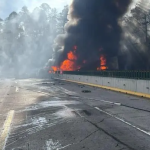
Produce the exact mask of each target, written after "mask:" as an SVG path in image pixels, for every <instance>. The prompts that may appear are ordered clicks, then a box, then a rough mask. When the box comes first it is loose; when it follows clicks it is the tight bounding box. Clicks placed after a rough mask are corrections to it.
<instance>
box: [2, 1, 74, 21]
mask: <svg viewBox="0 0 150 150" xmlns="http://www.w3.org/2000/svg"><path fill="white" fill-rule="evenodd" d="M71 1H72V0H0V18H2V19H4V18H6V17H8V15H9V14H10V13H11V12H12V11H16V12H18V11H19V10H20V9H21V8H22V7H23V6H27V7H28V9H29V10H30V11H32V10H33V9H34V8H35V7H37V6H39V5H40V4H42V3H47V4H49V5H50V6H51V7H55V8H57V9H62V8H63V6H64V5H66V4H70V3H71Z"/></svg>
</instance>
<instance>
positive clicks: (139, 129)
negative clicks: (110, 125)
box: [95, 107, 150, 136]
mask: <svg viewBox="0 0 150 150" xmlns="http://www.w3.org/2000/svg"><path fill="white" fill-rule="evenodd" d="M95 109H97V110H99V111H100V112H102V113H105V114H107V115H109V116H111V117H113V118H115V119H117V120H119V121H121V122H123V123H125V124H127V125H128V126H130V127H132V128H134V129H136V130H138V131H141V132H143V133H145V134H146V135H148V136H150V132H148V131H145V130H143V129H141V128H139V127H137V126H135V125H133V124H131V123H130V122H127V121H125V120H124V119H122V118H119V117H117V116H115V115H113V114H111V113H109V112H107V111H104V110H102V109H100V108H98V107H95Z"/></svg>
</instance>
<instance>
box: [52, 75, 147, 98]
mask: <svg viewBox="0 0 150 150" xmlns="http://www.w3.org/2000/svg"><path fill="white" fill-rule="evenodd" d="M54 77H55V78H59V79H62V80H67V81H71V82H76V83H80V84H86V85H91V86H96V87H101V88H105V89H110V90H114V91H119V92H123V93H127V94H132V95H137V96H142V97H147V98H150V80H137V79H125V78H111V77H98V76H84V75H69V74H55V75H54Z"/></svg>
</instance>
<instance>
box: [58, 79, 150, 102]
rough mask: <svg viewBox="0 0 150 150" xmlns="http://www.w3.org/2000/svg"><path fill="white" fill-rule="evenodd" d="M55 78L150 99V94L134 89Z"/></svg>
mask: <svg viewBox="0 0 150 150" xmlns="http://www.w3.org/2000/svg"><path fill="white" fill-rule="evenodd" d="M55 79H57V80H63V81H68V82H73V83H78V84H84V85H88V86H94V87H98V88H103V89H107V90H112V91H116V92H121V93H124V94H129V95H134V96H138V97H144V98H148V99H150V94H146V93H138V92H133V91H127V90H123V89H118V88H113V87H108V86H103V85H97V84H91V83H86V82H78V81H73V80H66V79H59V78H55Z"/></svg>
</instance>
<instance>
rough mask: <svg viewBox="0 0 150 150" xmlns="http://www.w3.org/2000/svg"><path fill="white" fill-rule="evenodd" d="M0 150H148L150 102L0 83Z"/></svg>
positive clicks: (58, 84)
mask: <svg viewBox="0 0 150 150" xmlns="http://www.w3.org/2000/svg"><path fill="white" fill-rule="evenodd" d="M0 131H1V133H0V150H82V149H83V150H150V100H147V99H143V98H139V97H134V96H130V95H125V94H121V93H117V92H112V91H109V90H104V89H100V88H95V87H89V86H84V85H78V84H75V83H69V82H64V81H58V80H57V81H56V80H55V81H54V80H42V79H25V80H15V79H3V80H2V79H1V80H0Z"/></svg>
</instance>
